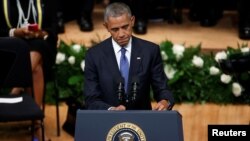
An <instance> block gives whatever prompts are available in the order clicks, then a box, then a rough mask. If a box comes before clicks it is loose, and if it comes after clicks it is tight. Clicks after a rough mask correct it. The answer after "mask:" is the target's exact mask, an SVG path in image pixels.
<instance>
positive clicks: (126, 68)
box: [120, 47, 129, 93]
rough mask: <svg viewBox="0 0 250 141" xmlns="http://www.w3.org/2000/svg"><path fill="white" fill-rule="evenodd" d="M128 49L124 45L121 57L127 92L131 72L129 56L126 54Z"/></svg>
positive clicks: (121, 70)
mask: <svg viewBox="0 0 250 141" xmlns="http://www.w3.org/2000/svg"><path fill="white" fill-rule="evenodd" d="M126 51H127V50H126V49H125V48H124V47H122V48H121V58H120V72H121V75H122V77H123V78H124V89H125V93H126V92H127V86H128V73H129V64H128V58H127V57H126V55H125V53H126Z"/></svg>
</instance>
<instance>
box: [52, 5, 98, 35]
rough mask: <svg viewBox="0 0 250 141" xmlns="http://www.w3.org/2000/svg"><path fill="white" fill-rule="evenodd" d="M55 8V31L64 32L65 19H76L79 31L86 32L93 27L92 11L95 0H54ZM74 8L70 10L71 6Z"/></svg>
mask: <svg viewBox="0 0 250 141" xmlns="http://www.w3.org/2000/svg"><path fill="white" fill-rule="evenodd" d="M55 4H56V5H55V7H56V9H57V12H56V15H57V18H56V19H57V21H58V22H57V33H64V24H65V22H66V21H70V20H75V19H76V20H77V23H78V25H79V27H80V30H81V31H84V32H88V31H92V30H93V29H94V27H93V21H92V13H93V9H94V4H95V0H79V1H76V2H75V1H74V2H71V1H67V0H56V3H55ZM70 7H71V8H73V9H75V10H73V11H72V10H70V9H71V8H70Z"/></svg>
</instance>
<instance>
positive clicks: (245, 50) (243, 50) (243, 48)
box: [240, 47, 250, 53]
mask: <svg viewBox="0 0 250 141" xmlns="http://www.w3.org/2000/svg"><path fill="white" fill-rule="evenodd" d="M240 51H241V52H242V53H248V52H249V51H250V50H249V47H242V48H240Z"/></svg>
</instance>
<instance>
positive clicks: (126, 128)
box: [106, 122, 146, 141]
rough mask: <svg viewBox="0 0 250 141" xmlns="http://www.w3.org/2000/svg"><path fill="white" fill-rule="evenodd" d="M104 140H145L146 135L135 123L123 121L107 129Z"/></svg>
mask: <svg viewBox="0 0 250 141" xmlns="http://www.w3.org/2000/svg"><path fill="white" fill-rule="evenodd" d="M106 141H146V136H145V134H144V133H143V131H142V129H141V128H140V127H139V126H137V125H136V124H133V123H129V122H123V123H119V124H116V125H115V126H113V127H112V128H111V129H110V130H109V132H108V135H107V138H106Z"/></svg>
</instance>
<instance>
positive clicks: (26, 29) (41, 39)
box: [0, 0, 57, 106]
mask: <svg viewBox="0 0 250 141" xmlns="http://www.w3.org/2000/svg"><path fill="white" fill-rule="evenodd" d="M51 2H53V1H50V0H43V1H40V0H13V1H9V0H3V2H1V4H0V7H1V8H2V9H3V10H1V12H0V37H10V40H8V42H9V43H11V42H17V41H18V42H20V40H21V41H22V44H26V46H28V47H29V50H30V57H31V65H32V75H33V86H34V94H35V101H36V103H37V104H38V105H40V106H42V101H43V94H44V86H45V82H46V80H48V79H49V75H50V73H51V72H52V65H54V62H55V56H56V52H57V49H56V46H57V34H56V33H55V28H56V26H55V25H56V23H55V21H54V16H55V15H53V14H51V13H55V12H53V11H52V10H53V7H50V6H51V5H52V4H51ZM16 38H19V39H20V40H16ZM11 39H12V40H11ZM8 42H7V41H6V42H5V44H6V46H8ZM18 42H17V43H16V44H17V45H19V43H18ZM22 91H24V90H23V88H13V89H12V91H11V93H12V94H20V93H22Z"/></svg>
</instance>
